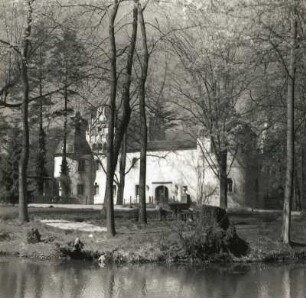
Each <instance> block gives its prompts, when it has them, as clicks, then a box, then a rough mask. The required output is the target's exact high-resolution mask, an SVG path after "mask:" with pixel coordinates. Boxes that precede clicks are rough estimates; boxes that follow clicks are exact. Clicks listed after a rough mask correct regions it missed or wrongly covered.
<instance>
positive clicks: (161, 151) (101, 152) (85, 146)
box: [54, 107, 260, 207]
mask: <svg viewBox="0 0 306 298" xmlns="http://www.w3.org/2000/svg"><path fill="white" fill-rule="evenodd" d="M154 123H155V122H154V121H153V120H151V121H150V124H151V126H152V125H154ZM155 124H156V125H157V126H158V129H159V130H161V129H162V127H161V124H160V123H159V122H156V123H155ZM135 129H136V128H135ZM135 131H136V130H135ZM150 132H151V133H153V132H156V127H155V128H154V127H151V128H150V129H149V134H150ZM107 133H108V127H107V113H106V110H105V107H100V108H99V109H98V110H97V112H96V113H95V114H94V115H92V116H91V117H90V120H89V124H87V122H86V121H85V120H84V119H82V118H81V117H80V115H79V114H77V116H76V117H75V121H74V126H73V127H72V130H71V132H70V134H69V136H68V139H67V157H68V163H69V168H70V179H71V182H72V183H71V189H72V196H73V197H75V198H77V200H78V202H80V203H83V204H84V203H86V204H92V203H95V204H101V203H103V201H104V192H105V185H106V175H105V169H106V146H107V143H106V139H107ZM156 136H157V137H158V136H162V138H159V139H158V138H156ZM149 140H150V141H149V142H148V145H147V192H146V195H147V202H148V203H154V202H163V203H168V202H182V201H184V200H187V197H186V195H185V193H184V191H183V190H184V188H187V189H188V193H189V195H190V198H191V200H192V201H197V200H198V201H202V203H206V204H212V205H219V183H218V178H217V176H216V175H215V172H216V169H217V167H216V160H215V157H214V153H213V151H212V146H211V142H210V139H209V138H207V137H205V135H199V136H198V138H192V137H190V135H188V134H186V133H184V132H183V131H179V130H178V129H176V130H174V129H172V130H171V129H170V130H169V131H164V132H163V133H158V134H155V136H154V137H153V136H151V137H149ZM239 142H240V143H241V142H244V144H243V146H241V148H238V150H236V151H235V153H234V154H231V153H230V152H229V154H228V169H229V174H228V184H227V187H228V201H229V206H236V207H239V206H249V207H258V206H259V202H260V200H259V199H260V190H259V185H258V181H259V180H258V168H257V166H258V162H257V155H256V152H254V148H256V138H255V136H254V134H253V133H252V132H251V130H250V129H249V128H248V127H247V126H245V128H244V134H243V135H242V136H241V137H240V139H239ZM61 146H62V145H61V144H60V145H59V147H58V148H59V149H58V150H57V153H56V154H55V157H54V176H55V177H59V176H60V165H61V161H62V154H61V152H62V151H61ZM127 151H128V153H127V162H126V169H127V171H128V173H127V174H126V178H125V179H126V181H125V189H124V202H125V203H130V202H131V203H134V202H138V201H139V198H138V191H139V182H138V181H139V157H140V151H139V143H138V142H137V141H135V140H133V139H132V138H130V139H129V142H128V150H127ZM255 151H256V150H255ZM208 160H209V161H210V162H209V163H208ZM117 174H118V173H117ZM117 176H118V177H119V175H117ZM113 190H114V193H115V194H116V192H117V185H114V189H113Z"/></svg>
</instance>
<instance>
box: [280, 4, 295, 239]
mask: <svg viewBox="0 0 306 298" xmlns="http://www.w3.org/2000/svg"><path fill="white" fill-rule="evenodd" d="M297 8H298V0H294V3H293V5H292V9H291V35H290V45H291V48H290V56H289V71H288V89H287V158H286V187H285V197H284V208H283V226H282V241H283V242H284V243H286V244H289V243H290V226H291V207H292V194H293V177H294V83H295V70H296V69H295V64H296V47H297V22H298V14H297Z"/></svg>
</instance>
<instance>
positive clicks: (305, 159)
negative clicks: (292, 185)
mask: <svg viewBox="0 0 306 298" xmlns="http://www.w3.org/2000/svg"><path fill="white" fill-rule="evenodd" d="M301 159H302V160H301V171H302V174H301V179H302V183H301V192H302V194H301V197H302V202H301V208H302V209H303V210H304V208H305V207H304V206H305V203H306V183H305V181H306V172H305V171H306V169H305V163H306V153H305V145H304V144H302V153H301Z"/></svg>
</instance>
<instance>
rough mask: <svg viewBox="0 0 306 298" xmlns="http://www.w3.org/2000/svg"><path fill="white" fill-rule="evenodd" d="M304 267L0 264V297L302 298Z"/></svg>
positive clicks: (7, 261) (11, 261) (3, 261)
mask: <svg viewBox="0 0 306 298" xmlns="http://www.w3.org/2000/svg"><path fill="white" fill-rule="evenodd" d="M305 275H306V265H299V266H297V265H296V266H266V265H261V266H259V265H257V266H232V267H224V266H223V267H222V266H221V267H220V266H210V267H206V268H188V267H186V266H161V265H145V266H136V265H134V266H125V267H113V268H98V267H97V266H94V265H90V264H88V263H85V262H73V263H68V264H67V263H65V264H55V263H46V262H41V263H37V262H36V263H35V262H29V261H24V260H18V259H1V260H0V297H7V298H10V297H18V298H23V297H31V298H32V297H35V298H40V297H47V298H48V297H63V298H65V297H71V298H84V297H90V298H91V297H93V298H95V297H109V298H113V297H204V298H206V297H207V298H217V297H218V298H219V297H236V298H240V297H241V298H242V297H243V298H244V297H248V298H252V297H260V298H267V297H279V298H302V297H306V284H305Z"/></svg>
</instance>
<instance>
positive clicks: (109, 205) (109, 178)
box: [104, 0, 119, 236]
mask: <svg viewBox="0 0 306 298" xmlns="http://www.w3.org/2000/svg"><path fill="white" fill-rule="evenodd" d="M118 7H119V2H118V0H114V4H113V8H112V11H111V14H110V19H109V38H110V46H111V90H110V101H109V107H110V108H109V116H108V135H107V167H106V189H105V197H104V205H105V206H106V226H107V234H108V235H109V236H115V235H116V230H115V218H114V202H113V196H114V194H113V180H114V172H115V165H114V162H113V150H114V148H113V147H114V127H115V111H116V92H117V49H116V39H115V19H116V16H117V12H118Z"/></svg>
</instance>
